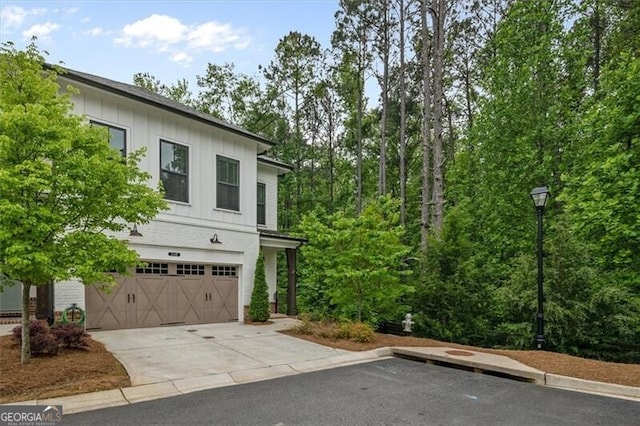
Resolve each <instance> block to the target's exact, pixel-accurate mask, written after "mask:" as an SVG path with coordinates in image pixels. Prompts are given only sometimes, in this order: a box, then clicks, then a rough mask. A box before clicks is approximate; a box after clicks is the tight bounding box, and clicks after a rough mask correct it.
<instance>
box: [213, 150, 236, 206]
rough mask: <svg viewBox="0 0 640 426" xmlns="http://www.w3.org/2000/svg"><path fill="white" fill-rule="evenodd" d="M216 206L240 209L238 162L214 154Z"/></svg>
mask: <svg viewBox="0 0 640 426" xmlns="http://www.w3.org/2000/svg"><path fill="white" fill-rule="evenodd" d="M216 207H217V208H219V209H226V210H234V211H240V162H239V161H238V160H232V159H231V158H227V157H223V156H221V155H217V156H216Z"/></svg>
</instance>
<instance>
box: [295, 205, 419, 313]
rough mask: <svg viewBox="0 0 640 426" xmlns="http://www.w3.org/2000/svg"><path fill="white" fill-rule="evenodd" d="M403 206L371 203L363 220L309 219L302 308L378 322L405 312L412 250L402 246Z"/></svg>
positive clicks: (305, 226) (305, 230)
mask: <svg viewBox="0 0 640 426" xmlns="http://www.w3.org/2000/svg"><path fill="white" fill-rule="evenodd" d="M397 211H398V205H397V202H395V201H393V200H391V199H389V198H381V199H380V200H378V201H377V202H375V203H371V204H369V205H368V206H367V207H366V208H365V209H364V211H363V212H362V214H361V216H359V217H357V218H353V217H348V216H347V215H345V214H344V213H337V214H335V215H331V216H329V217H328V218H326V220H325V221H321V220H320V219H319V218H318V217H316V216H314V215H310V216H306V217H304V218H303V220H302V222H301V224H300V226H299V233H300V234H302V235H305V236H306V237H307V238H308V239H309V243H308V244H305V245H304V246H303V247H302V250H301V252H302V262H301V265H302V266H301V271H302V274H301V279H300V284H299V292H298V295H299V300H298V302H299V306H300V309H301V311H308V312H321V313H322V314H324V315H326V316H329V317H332V318H344V319H355V320H357V321H365V322H368V323H375V322H377V321H379V320H384V319H385V318H394V317H397V316H398V313H401V312H404V311H405V307H404V306H403V304H402V303H403V298H404V297H406V296H407V295H408V294H409V292H410V291H411V287H410V286H409V285H407V284H405V283H404V281H403V277H404V276H406V275H407V274H408V271H407V270H406V266H405V263H404V262H405V259H406V257H407V256H408V254H409V248H408V247H407V246H406V245H404V244H403V243H402V237H403V230H402V228H401V227H400V226H398V219H399V218H398V213H397Z"/></svg>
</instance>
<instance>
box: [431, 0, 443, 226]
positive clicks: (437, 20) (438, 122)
mask: <svg viewBox="0 0 640 426" xmlns="http://www.w3.org/2000/svg"><path fill="white" fill-rule="evenodd" d="M444 3H445V2H444V0H433V4H432V7H433V14H434V16H433V42H434V43H433V46H434V49H433V134H434V138H433V210H432V219H433V220H432V223H433V232H434V234H435V235H436V236H438V235H439V234H440V232H441V231H442V220H443V216H444V177H443V166H444V155H443V153H442V146H443V130H442V119H443V105H442V104H443V93H444V89H443V75H444V16H445V4H444Z"/></svg>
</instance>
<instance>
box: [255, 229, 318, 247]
mask: <svg viewBox="0 0 640 426" xmlns="http://www.w3.org/2000/svg"><path fill="white" fill-rule="evenodd" d="M258 232H259V233H260V236H261V237H267V238H275V239H279V240H285V241H295V242H298V243H300V244H304V243H308V242H309V240H307V239H306V238H300V237H292V236H291V235H288V234H285V233H282V232H276V231H269V230H266V229H259V230H258Z"/></svg>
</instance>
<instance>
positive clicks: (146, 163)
mask: <svg viewBox="0 0 640 426" xmlns="http://www.w3.org/2000/svg"><path fill="white" fill-rule="evenodd" d="M71 84H72V85H73V86H74V87H76V88H78V89H79V90H80V93H79V94H74V95H73V96H72V100H73V102H74V105H75V112H76V113H77V114H81V115H84V116H86V117H87V119H88V120H95V121H99V122H101V123H104V124H108V125H112V126H116V127H121V128H123V129H125V130H126V131H127V152H131V151H135V150H138V149H140V148H142V147H147V152H146V154H145V157H144V158H143V159H142V160H141V161H140V164H139V165H140V168H141V169H143V170H145V171H147V172H149V173H150V174H151V176H152V179H151V181H150V182H149V184H150V185H151V186H153V187H155V186H156V185H157V184H158V181H159V180H160V140H161V139H163V140H167V141H169V142H174V143H178V144H181V145H185V146H187V147H188V148H189V202H188V203H181V202H174V201H171V200H168V205H169V210H168V211H167V213H170V214H175V215H178V216H183V217H193V218H199V219H205V220H214V221H218V222H223V223H228V224H234V225H240V226H247V227H251V228H253V229H255V226H256V208H255V200H256V182H257V150H258V148H257V146H256V144H255V142H253V141H251V140H248V139H245V138H242V137H241V136H238V135H235V134H233V133H230V132H225V131H224V130H221V129H217V128H213V127H212V126H208V125H206V124H204V123H200V122H198V121H195V120H191V119H188V118H186V117H183V116H180V115H177V114H172V113H170V112H168V111H164V110H162V109H159V108H155V107H153V106H150V105H147V104H144V103H142V102H136V101H133V100H129V99H126V98H122V97H120V96H117V95H114V94H112V93H109V92H106V91H102V90H99V89H95V88H93V87H90V86H85V85H81V84H78V83H77V82H71ZM217 155H222V156H225V157H228V158H231V159H234V160H238V161H239V162H240V211H239V212H235V211H228V210H222V209H217V208H216V205H215V204H216V156H217ZM269 192H273V191H269ZM274 229H275V223H274Z"/></svg>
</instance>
